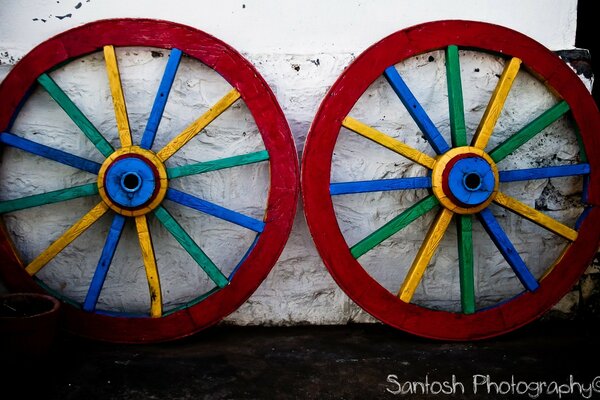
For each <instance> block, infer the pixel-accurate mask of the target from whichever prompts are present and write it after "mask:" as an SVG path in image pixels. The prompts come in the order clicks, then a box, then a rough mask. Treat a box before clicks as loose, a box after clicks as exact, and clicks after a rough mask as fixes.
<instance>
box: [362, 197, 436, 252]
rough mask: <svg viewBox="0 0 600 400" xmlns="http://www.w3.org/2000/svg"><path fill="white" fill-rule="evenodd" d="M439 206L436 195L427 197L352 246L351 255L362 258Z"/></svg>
mask: <svg viewBox="0 0 600 400" xmlns="http://www.w3.org/2000/svg"><path fill="white" fill-rule="evenodd" d="M438 204H439V202H438V201H437V199H436V198H435V196H434V195H429V196H427V197H425V198H424V199H422V200H421V201H419V202H418V203H416V204H413V205H412V206H411V207H409V208H408V209H406V210H404V211H403V212H402V213H401V214H400V215H398V216H396V217H395V218H394V219H392V220H391V221H389V222H388V223H387V224H385V225H383V226H382V227H381V228H379V229H377V230H376V231H375V232H373V233H371V234H370V235H369V236H367V237H366V238H364V239H363V240H361V241H360V242H358V243H356V244H355V245H354V246H352V248H350V253H352V256H353V257H354V258H358V257H360V256H362V255H363V254H365V253H367V252H368V251H370V250H371V249H373V248H374V247H375V246H377V245H378V244H379V243H381V242H383V241H384V240H385V239H387V238H389V237H390V236H392V235H393V234H395V233H396V232H398V231H400V230H402V229H403V228H405V227H406V226H407V225H409V224H410V223H411V222H413V221H414V220H416V219H417V218H419V217H420V216H422V215H424V214H426V213H428V212H429V211H431V210H432V209H433V208H434V207H435V206H437V205H438Z"/></svg>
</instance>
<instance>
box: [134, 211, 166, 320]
mask: <svg viewBox="0 0 600 400" xmlns="http://www.w3.org/2000/svg"><path fill="white" fill-rule="evenodd" d="M135 226H136V228H137V233H138V238H139V240H140V248H141V249H142V258H143V259H144V267H145V268H146V277H147V279H148V289H149V290H150V316H151V317H152V318H158V317H160V316H161V315H162V295H161V291H160V279H159V277H158V268H157V266H156V257H155V256H154V247H153V246H152V237H151V236H150V230H149V229H148V220H147V219H146V216H145V215H140V216H138V217H135Z"/></svg>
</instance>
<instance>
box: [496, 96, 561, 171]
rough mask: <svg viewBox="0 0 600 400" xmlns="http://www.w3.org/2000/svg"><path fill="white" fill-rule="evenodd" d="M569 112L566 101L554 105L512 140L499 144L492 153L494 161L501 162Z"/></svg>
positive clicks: (511, 138) (513, 136)
mask: <svg viewBox="0 0 600 400" xmlns="http://www.w3.org/2000/svg"><path fill="white" fill-rule="evenodd" d="M567 111H569V105H568V104H567V102H566V101H564V100H563V101H561V102H560V103H558V104H556V105H554V106H553V107H552V108H550V109H548V110H546V111H545V112H544V113H543V114H541V115H540V116H539V117H537V118H536V119H534V120H533V121H531V122H530V123H529V124H527V125H526V126H525V127H524V128H523V129H521V130H520V131H519V132H517V133H515V134H514V135H512V136H511V137H510V138H508V139H507V140H505V141H504V142H502V143H501V144H499V145H498V146H497V147H496V148H495V149H494V150H492V151H490V153H489V154H490V157H491V158H492V160H494V162H496V163H498V162H500V161H501V160H503V159H504V158H506V157H507V156H508V155H509V154H511V153H512V152H513V151H515V150H516V149H518V148H519V147H521V146H522V145H524V144H525V143H527V142H528V141H529V140H531V139H532V138H533V137H535V135H537V134H538V133H540V132H541V131H543V130H544V129H545V128H546V127H548V126H549V125H550V124H552V123H553V122H554V121H556V120H557V119H559V118H560V117H562V116H563V115H564V114H565V113H566V112H567Z"/></svg>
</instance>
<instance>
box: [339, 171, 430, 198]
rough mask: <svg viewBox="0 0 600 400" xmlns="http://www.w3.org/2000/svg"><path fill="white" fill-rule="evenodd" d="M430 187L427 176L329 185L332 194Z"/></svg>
mask: <svg viewBox="0 0 600 400" xmlns="http://www.w3.org/2000/svg"><path fill="white" fill-rule="evenodd" d="M430 187H431V178H430V177H429V176H418V177H412V178H399V179H379V180H372V181H356V182H335V183H332V184H330V185H329V193H330V194H331V195H332V196H335V195H340V194H351V193H369V192H384V191H388V190H406V189H427V188H430Z"/></svg>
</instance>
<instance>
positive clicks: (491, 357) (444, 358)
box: [0, 321, 600, 400]
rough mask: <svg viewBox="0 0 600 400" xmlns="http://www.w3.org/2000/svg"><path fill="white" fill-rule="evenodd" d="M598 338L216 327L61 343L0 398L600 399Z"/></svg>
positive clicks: (560, 332) (559, 332) (592, 331)
mask: <svg viewBox="0 0 600 400" xmlns="http://www.w3.org/2000/svg"><path fill="white" fill-rule="evenodd" d="M599 333H600V327H599V326H598V325H597V324H593V323H590V322H586V323H582V322H576V321H538V322H536V323H533V324H530V325H529V326H527V327H525V328H522V329H521V330H519V331H517V332H514V333H511V334H508V335H505V336H502V337H500V338H497V339H493V340H486V341H480V342H470V343H444V342H436V341H430V340H424V339H420V338H417V337H414V336H411V335H408V334H405V333H402V332H399V331H396V330H394V329H391V328H389V327H387V326H382V325H351V326H335V327H293V328H264V327H227V326H219V327H213V328H210V329H207V330H205V331H203V332H201V333H199V334H197V335H194V336H193V337H190V338H187V339H184V340H181V341H177V342H170V343H163V344H152V345H115V344H109V343H98V342H92V341H88V340H83V339H80V338H76V337H71V336H67V335H65V334H62V335H61V336H60V337H59V338H58V340H57V341H56V343H55V345H54V347H53V349H52V351H51V353H50V354H48V355H47V356H45V357H42V358H39V359H20V360H12V361H9V360H6V359H5V364H4V366H5V368H3V370H4V372H1V373H0V376H1V377H2V378H1V379H0V382H1V385H0V386H1V390H0V399H7V400H8V399H29V398H42V399H61V400H69V399H86V400H93V399H102V400H109V399H110V400H112V399H114V400H117V399H118V400H121V399H123V400H125V399H144V400H145V399H373V398H376V399H380V398H381V399H385V398H390V399H391V398H410V399H425V398H435V399H444V398H448V399H473V398H484V399H505V398H506V399H510V398H522V399H529V398H536V396H537V398H539V399H567V398H569V399H570V398H576V399H581V398H590V397H591V398H596V397H600V378H598V379H597V380H596V381H594V378H595V377H596V376H600V363H599V361H600V358H599V355H600V346H599V345H598V344H599V340H600V339H599V338H600V335H599ZM488 375H489V377H488ZM571 376H572V378H571ZM511 379H512V381H511ZM592 382H594V383H595V385H596V386H595V387H597V388H598V392H594V391H593V390H592V389H590V384H591V383H592ZM542 383H545V386H544V385H542ZM426 384H428V385H426ZM578 385H579V386H578ZM403 389H404V391H405V392H407V393H404V394H403V393H402V390H403ZM475 389H477V393H475ZM411 390H412V391H413V393H412V394H411V393H410V391H411ZM423 391H426V392H428V394H423ZM415 392H416V393H418V394H415ZM559 392H560V393H559ZM519 393H521V394H519ZM588 394H589V395H590V396H588Z"/></svg>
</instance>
